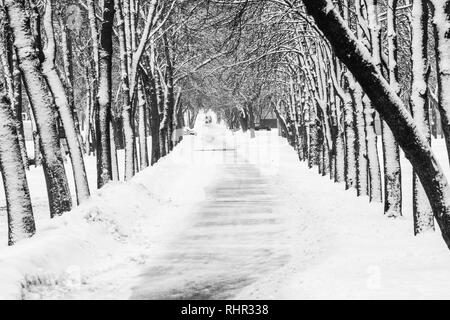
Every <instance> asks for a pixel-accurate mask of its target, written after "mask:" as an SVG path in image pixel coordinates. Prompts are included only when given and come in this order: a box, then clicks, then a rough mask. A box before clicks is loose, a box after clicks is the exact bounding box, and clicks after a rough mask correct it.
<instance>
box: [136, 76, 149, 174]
mask: <svg viewBox="0 0 450 320" xmlns="http://www.w3.org/2000/svg"><path fill="white" fill-rule="evenodd" d="M144 94H145V93H144V85H143V84H142V80H139V83H138V105H139V155H140V164H141V166H140V170H144V169H145V168H147V167H148V166H149V161H148V146H147V105H146V103H145V96H144Z"/></svg>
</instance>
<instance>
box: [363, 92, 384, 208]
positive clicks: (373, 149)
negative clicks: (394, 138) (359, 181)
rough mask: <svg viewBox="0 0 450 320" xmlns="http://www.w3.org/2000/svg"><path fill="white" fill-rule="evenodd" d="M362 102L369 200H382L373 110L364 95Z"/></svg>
mask: <svg viewBox="0 0 450 320" xmlns="http://www.w3.org/2000/svg"><path fill="white" fill-rule="evenodd" d="M363 104H364V122H365V128H366V143H367V162H368V167H369V197H370V201H371V202H382V201H383V191H382V187H381V184H382V183H381V168H380V160H379V158H378V142H377V134H376V133H375V123H374V120H375V110H374V108H373V107H372V103H371V102H370V100H369V99H368V98H367V97H366V98H364V100H363Z"/></svg>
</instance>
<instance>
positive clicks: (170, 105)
mask: <svg viewBox="0 0 450 320" xmlns="http://www.w3.org/2000/svg"><path fill="white" fill-rule="evenodd" d="M163 40H164V51H165V58H166V63H167V74H166V78H167V89H166V100H165V102H166V104H165V106H164V114H163V121H162V123H161V125H162V126H163V127H164V129H165V130H167V141H166V142H167V152H171V151H172V149H173V137H172V136H173V131H174V128H173V124H174V116H175V113H174V110H175V95H174V79H173V62H172V58H171V56H170V48H169V41H168V39H167V34H166V33H164V34H163Z"/></svg>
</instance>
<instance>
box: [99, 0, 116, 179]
mask: <svg viewBox="0 0 450 320" xmlns="http://www.w3.org/2000/svg"><path fill="white" fill-rule="evenodd" d="M113 20H114V0H104V2H103V22H102V28H101V33H100V46H99V55H100V58H99V88H98V96H97V103H96V104H97V108H98V110H97V112H96V115H95V124H96V144H97V186H98V188H101V187H103V186H104V185H105V184H106V183H108V182H109V181H110V180H111V179H112V164H111V140H110V139H111V137H110V133H111V132H110V122H111V95H112V52H113V45H112V28H113Z"/></svg>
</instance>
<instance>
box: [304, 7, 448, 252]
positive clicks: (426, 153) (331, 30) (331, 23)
mask: <svg viewBox="0 0 450 320" xmlns="http://www.w3.org/2000/svg"><path fill="white" fill-rule="evenodd" d="M303 3H304V4H305V5H306V7H307V10H308V12H309V13H310V14H311V15H312V16H313V17H314V20H315V21H316V24H317V25H318V27H319V29H320V30H322V32H323V33H324V35H325V37H326V38H327V39H328V40H329V41H330V43H331V45H332V46H333V48H334V50H335V53H336V55H337V56H338V57H339V58H340V59H341V61H342V62H343V63H345V65H347V67H348V68H349V70H350V71H351V72H352V73H353V75H354V76H355V78H356V79H357V80H358V82H359V83H360V84H361V86H362V87H363V89H364V91H365V92H366V94H367V95H368V96H369V98H370V99H371V101H372V103H373V105H374V107H375V108H376V109H377V111H378V112H379V113H380V115H381V117H382V118H383V119H384V120H385V121H386V123H387V124H388V126H389V127H390V129H391V130H392V133H393V134H394V137H395V138H396V139H397V141H398V143H399V145H400V147H401V148H402V149H403V151H404V152H405V155H406V157H407V158H408V160H409V161H410V162H411V164H412V166H413V168H414V170H415V171H416V172H417V174H418V175H419V178H420V181H421V182H422V185H423V186H424V188H425V191H426V193H427V196H428V198H429V200H430V203H431V205H432V208H433V213H434V216H435V218H436V220H437V222H438V225H439V227H440V229H441V231H442V236H443V238H444V241H445V243H446V244H447V246H449V247H450V197H449V195H450V187H449V185H448V181H447V178H446V177H445V175H444V173H443V171H442V168H441V167H440V165H439V163H438V161H437V159H436V157H435V155H434V154H433V151H432V150H431V147H430V145H429V143H428V141H427V139H426V137H425V136H424V135H423V134H422V133H421V131H420V129H419V128H418V127H417V125H416V124H415V122H414V119H413V118H412V116H411V114H410V113H409V112H408V110H407V108H406V107H405V106H404V105H403V103H402V101H401V99H400V98H399V97H398V96H397V95H396V93H395V92H394V90H392V88H390V86H389V84H388V82H387V81H386V80H385V79H384V78H383V76H382V74H381V72H380V70H378V69H377V68H376V66H375V65H374V64H373V62H372V61H370V58H369V57H370V53H369V52H368V51H367V49H366V48H365V47H364V46H363V45H361V43H360V42H359V41H358V40H357V39H356V37H355V36H354V35H353V34H352V32H351V31H350V30H349V29H348V27H347V26H346V25H345V23H344V21H343V20H342V18H341V17H340V15H339V13H338V12H337V10H336V9H335V8H334V6H333V5H332V3H331V2H330V1H329V0H303Z"/></svg>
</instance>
